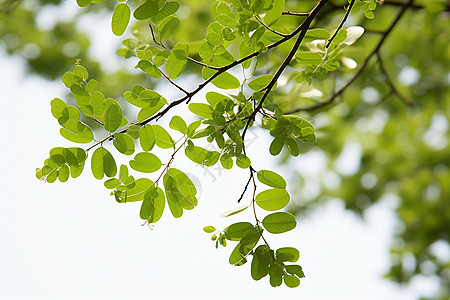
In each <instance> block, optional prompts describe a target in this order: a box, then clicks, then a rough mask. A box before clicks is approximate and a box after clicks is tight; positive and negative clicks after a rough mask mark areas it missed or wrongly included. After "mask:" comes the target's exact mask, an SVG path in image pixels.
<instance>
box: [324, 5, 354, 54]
mask: <svg viewBox="0 0 450 300" xmlns="http://www.w3.org/2000/svg"><path fill="white" fill-rule="evenodd" d="M353 5H355V0H352V2H350V5H349V6H348V8H347V12H346V13H345V16H344V18H343V19H342V21H341V24H339V27H338V28H337V29H336V31H335V32H334V34H333V36H332V37H331V38H330V39H329V40H328V43H327V45H326V46H325V48H328V47H330V45H331V42H332V41H333V40H334V38H335V37H336V36H337V34H338V33H339V30H341V28H342V26H344V23H345V22H346V21H347V18H348V15H349V14H350V11H351V10H352V8H353Z"/></svg>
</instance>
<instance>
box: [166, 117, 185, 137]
mask: <svg viewBox="0 0 450 300" xmlns="http://www.w3.org/2000/svg"><path fill="white" fill-rule="evenodd" d="M169 127H170V128H172V129H173V130H176V131H179V132H181V133H182V134H187V132H188V127H187V125H186V122H185V121H184V120H183V119H182V118H181V117H180V116H173V117H172V119H171V120H170V123H169Z"/></svg>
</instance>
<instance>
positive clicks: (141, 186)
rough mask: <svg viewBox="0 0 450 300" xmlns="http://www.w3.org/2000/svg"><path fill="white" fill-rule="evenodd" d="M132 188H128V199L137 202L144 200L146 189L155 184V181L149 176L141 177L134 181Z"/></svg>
mask: <svg viewBox="0 0 450 300" xmlns="http://www.w3.org/2000/svg"><path fill="white" fill-rule="evenodd" d="M134 183H135V184H134V186H133V187H132V188H129V189H127V201H126V202H135V201H142V200H144V194H145V191H146V190H147V189H148V188H149V187H151V186H153V185H154V182H153V181H151V180H150V179H147V178H139V179H137V180H136V181H135V182H134Z"/></svg>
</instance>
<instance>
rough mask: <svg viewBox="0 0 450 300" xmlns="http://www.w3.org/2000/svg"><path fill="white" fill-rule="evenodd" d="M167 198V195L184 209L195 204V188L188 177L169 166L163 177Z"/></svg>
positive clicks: (191, 207) (190, 207)
mask: <svg viewBox="0 0 450 300" xmlns="http://www.w3.org/2000/svg"><path fill="white" fill-rule="evenodd" d="M163 183H164V188H165V190H166V195H167V198H168V199H169V197H170V198H171V199H172V200H173V201H174V202H175V203H177V204H178V205H179V206H180V207H182V208H184V209H193V208H194V207H195V206H197V199H196V197H195V195H196V194H197V189H196V188H195V186H194V184H193V183H192V181H191V180H190V179H189V177H188V176H187V175H186V174H184V173H183V172H182V171H180V170H178V169H175V168H170V169H169V170H168V171H167V173H166V174H165V175H164V178H163Z"/></svg>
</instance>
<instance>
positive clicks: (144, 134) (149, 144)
mask: <svg viewBox="0 0 450 300" xmlns="http://www.w3.org/2000/svg"><path fill="white" fill-rule="evenodd" d="M139 142H140V143H141V147H142V150H144V151H150V150H152V149H153V146H155V142H156V138H155V132H154V131H153V127H152V125H149V124H145V125H144V126H142V127H141V129H140V130H139Z"/></svg>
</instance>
